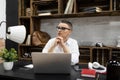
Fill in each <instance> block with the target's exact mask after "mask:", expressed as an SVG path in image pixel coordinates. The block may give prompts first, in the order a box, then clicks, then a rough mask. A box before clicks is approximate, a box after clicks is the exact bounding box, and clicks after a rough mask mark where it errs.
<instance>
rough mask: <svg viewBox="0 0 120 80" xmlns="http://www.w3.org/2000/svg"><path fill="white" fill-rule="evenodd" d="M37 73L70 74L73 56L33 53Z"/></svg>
mask: <svg viewBox="0 0 120 80" xmlns="http://www.w3.org/2000/svg"><path fill="white" fill-rule="evenodd" d="M32 62H33V66H34V72H35V73H47V74H49V73H55V74H57V73H59V74H62V73H63V74H66V73H67V74H68V73H70V69H71V54H68V53H41V52H32Z"/></svg>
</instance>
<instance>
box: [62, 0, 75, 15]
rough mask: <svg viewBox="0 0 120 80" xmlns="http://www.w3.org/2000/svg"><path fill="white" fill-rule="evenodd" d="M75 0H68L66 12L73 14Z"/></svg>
mask: <svg viewBox="0 0 120 80" xmlns="http://www.w3.org/2000/svg"><path fill="white" fill-rule="evenodd" d="M73 4H74V0H68V2H67V5H66V8H65V11H64V14H71V13H72V10H73Z"/></svg>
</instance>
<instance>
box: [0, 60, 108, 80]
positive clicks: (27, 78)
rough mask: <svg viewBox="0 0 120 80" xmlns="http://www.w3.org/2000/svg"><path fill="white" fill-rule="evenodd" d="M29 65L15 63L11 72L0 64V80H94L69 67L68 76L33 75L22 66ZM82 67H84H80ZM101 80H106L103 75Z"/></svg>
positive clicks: (30, 70)
mask: <svg viewBox="0 0 120 80" xmlns="http://www.w3.org/2000/svg"><path fill="white" fill-rule="evenodd" d="M26 64H29V62H28V61H26V62H25V61H18V62H15V65H14V68H13V70H11V71H5V70H4V69H3V66H2V64H0V79H6V80H96V79H95V78H84V77H81V75H80V71H76V70H75V69H74V68H73V66H72V67H71V73H70V75H60V74H54V75H52V74H51V75H50V74H35V73H34V71H33V69H28V68H25V67H24V65H26ZM80 66H82V67H84V65H80ZM101 76H102V77H101V78H102V79H100V80H106V78H105V77H106V76H105V75H101Z"/></svg>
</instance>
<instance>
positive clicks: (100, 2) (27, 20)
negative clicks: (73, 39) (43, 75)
mask: <svg viewBox="0 0 120 80" xmlns="http://www.w3.org/2000/svg"><path fill="white" fill-rule="evenodd" d="M68 1H69V0H50V1H42V2H41V1H40V0H19V6H18V8H19V9H18V11H19V14H18V21H19V24H20V25H25V27H26V30H27V35H29V34H32V33H33V32H34V31H35V30H40V25H41V23H40V22H41V19H58V18H82V17H98V16H120V7H119V6H117V8H116V10H115V6H114V5H113V0H74V3H73V4H74V6H73V7H71V6H70V7H69V8H73V10H72V12H71V13H69V14H68V13H67V14H64V12H65V10H66V7H67V4H68ZM116 1H117V5H118V4H119V5H120V0H116ZM91 2H92V3H91ZM49 6H50V7H49ZM91 7H99V8H101V9H102V11H101V12H94V11H87V12H86V11H82V10H81V9H84V8H91ZM27 10H28V12H27ZM42 11H47V12H49V11H56V13H52V14H51V15H44V16H38V13H39V12H42ZM42 47H43V46H42V45H41V47H36V46H31V45H25V42H24V44H20V45H19V47H18V50H19V58H20V59H26V60H31V58H30V57H23V56H22V55H23V54H24V53H31V50H33V49H35V48H40V49H41V50H42ZM79 49H80V52H81V55H80V63H88V62H89V61H90V62H93V61H96V60H97V59H96V57H97V54H95V52H96V51H98V52H99V54H100V57H99V56H98V57H99V59H100V62H101V63H102V64H104V65H105V64H106V62H105V61H106V59H112V58H113V57H114V56H115V57H116V58H117V59H119V56H120V55H118V52H119V51H120V48H118V47H88V46H86V47H85V46H80V47H79ZM33 51H34V50H33ZM101 51H104V52H103V53H105V54H104V55H103V57H104V58H103V59H104V60H105V61H104V62H103V60H102V59H101V56H102V55H101V53H100V52H101ZM113 55H114V56H113ZM116 55H117V56H116ZM94 56H96V57H94Z"/></svg>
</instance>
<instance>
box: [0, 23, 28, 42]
mask: <svg viewBox="0 0 120 80" xmlns="http://www.w3.org/2000/svg"><path fill="white" fill-rule="evenodd" d="M4 22H5V23H6V21H2V22H0V26H1V24H2V23H4ZM6 34H7V39H9V40H12V41H14V42H16V43H23V42H24V40H25V38H26V28H25V26H24V25H17V26H9V27H8V31H7V33H6Z"/></svg>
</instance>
